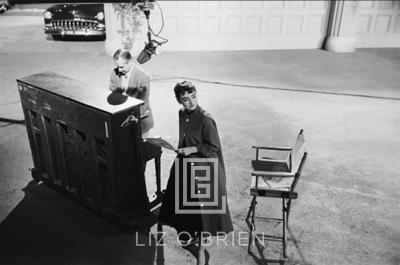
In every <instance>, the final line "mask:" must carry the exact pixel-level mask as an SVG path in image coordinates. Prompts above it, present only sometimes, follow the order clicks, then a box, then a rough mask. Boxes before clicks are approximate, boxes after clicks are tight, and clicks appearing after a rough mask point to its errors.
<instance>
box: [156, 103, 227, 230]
mask: <svg viewBox="0 0 400 265" xmlns="http://www.w3.org/2000/svg"><path fill="white" fill-rule="evenodd" d="M190 146H196V147H197V149H198V152H197V153H194V154H191V155H189V156H187V157H186V158H216V159H217V160H218V174H217V176H215V177H217V178H218V187H217V190H218V197H219V200H220V204H219V206H217V207H216V208H218V209H220V208H221V204H222V203H225V204H226V211H224V212H222V213H210V212H209V211H208V212H207V211H203V212H201V213H191V214H182V213H176V212H175V192H176V191H175V166H176V163H174V164H173V165H172V167H171V171H170V177H169V180H168V184H167V189H166V193H165V196H164V199H163V203H162V206H161V211H160V216H159V221H160V222H161V223H165V224H167V225H170V226H172V227H174V228H175V229H176V230H177V232H178V233H180V232H183V231H185V232H188V233H190V234H192V235H193V234H194V233H195V232H209V233H210V234H211V235H217V233H229V232H230V231H232V230H233V228H232V221H231V217H230V214H229V209H228V204H227V202H225V201H223V200H221V198H222V197H225V200H226V176H225V165H224V160H223V157H222V151H221V144H220V140H219V136H218V131H217V126H216V123H215V121H214V120H213V119H212V118H211V116H210V115H209V114H208V113H206V112H205V111H204V110H203V109H202V108H201V107H199V106H197V107H196V109H195V110H194V111H192V112H190V113H189V112H187V111H186V110H184V109H181V110H180V111H179V145H178V148H182V147H190ZM177 159H179V165H180V170H179V180H180V181H179V182H180V184H182V179H183V174H182V162H183V157H180V156H178V157H177ZM189 171H190V170H189ZM181 187H182V186H181ZM213 188H214V187H212V188H211V189H212V190H213ZM180 190H182V189H181V188H180ZM199 204H200V203H199ZM192 208H193V207H192ZM194 208H196V207H194ZM197 209H198V210H200V211H201V210H202V209H204V207H203V208H202V206H199V207H198V208H197ZM207 209H210V207H208V208H207Z"/></svg>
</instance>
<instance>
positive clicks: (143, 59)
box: [137, 48, 151, 64]
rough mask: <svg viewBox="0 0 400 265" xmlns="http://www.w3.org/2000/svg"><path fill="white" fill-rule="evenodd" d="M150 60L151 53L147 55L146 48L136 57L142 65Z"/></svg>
mask: <svg viewBox="0 0 400 265" xmlns="http://www.w3.org/2000/svg"><path fill="white" fill-rule="evenodd" d="M150 58H151V53H149V52H148V51H147V50H146V48H144V49H143V51H141V52H140V54H139V56H138V57H137V61H138V63H140V64H144V63H145V62H147V61H148V60H150Z"/></svg>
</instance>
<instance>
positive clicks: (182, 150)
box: [176, 146, 198, 156]
mask: <svg viewBox="0 0 400 265" xmlns="http://www.w3.org/2000/svg"><path fill="white" fill-rule="evenodd" d="M176 152H177V153H178V154H179V155H183V156H188V155H191V154H194V153H197V152H198V151H197V147H196V146H190V147H183V148H179V149H178V150H176Z"/></svg>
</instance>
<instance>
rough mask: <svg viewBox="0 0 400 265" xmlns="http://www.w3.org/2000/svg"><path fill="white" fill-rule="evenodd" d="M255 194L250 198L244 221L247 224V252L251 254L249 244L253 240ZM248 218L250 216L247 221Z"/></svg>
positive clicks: (250, 244)
mask: <svg viewBox="0 0 400 265" xmlns="http://www.w3.org/2000/svg"><path fill="white" fill-rule="evenodd" d="M256 199H257V196H253V199H252V200H251V203H250V206H249V211H248V213H247V217H246V222H247V224H248V225H249V242H248V245H247V252H248V253H249V254H251V246H252V244H253V240H254V236H253V234H254V230H255V229H256V227H255V223H254V215H255V211H256V209H255V208H256V204H257V200H256ZM249 218H251V220H250V221H249Z"/></svg>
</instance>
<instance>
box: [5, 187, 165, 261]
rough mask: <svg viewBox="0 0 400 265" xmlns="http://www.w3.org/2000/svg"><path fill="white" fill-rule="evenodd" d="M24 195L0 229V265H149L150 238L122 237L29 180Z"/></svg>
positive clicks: (152, 247) (151, 258)
mask: <svg viewBox="0 0 400 265" xmlns="http://www.w3.org/2000/svg"><path fill="white" fill-rule="evenodd" d="M23 190H24V192H25V197H24V198H23V200H22V201H21V202H20V203H19V204H18V205H17V206H16V207H15V208H14V209H13V210H12V212H11V213H10V214H9V215H8V216H7V218H6V219H5V220H4V221H3V222H2V223H1V224H0V249H1V252H2V254H1V255H0V264H2V265H8V264H10V265H19V264H29V265H36V264H38V265H39V264H40V265H47V264H51V265H54V264H60V265H63V264H65V265H67V264H68V265H74V264H85V265H91V264H93V265H102V264H104V265H106V264H107V265H109V264H113V265H118V264H121V265H122V264H143V265H146V264H154V261H155V258H156V246H155V245H156V244H155V242H156V238H155V237H154V236H153V235H152V234H150V233H144V232H140V233H139V232H133V233H132V234H130V235H127V234H124V233H123V232H122V231H120V230H119V229H117V228H116V227H115V226H113V225H112V224H110V223H109V222H107V221H105V220H104V219H102V218H100V217H99V216H97V215H95V214H93V213H92V212H90V211H88V210H87V209H85V208H83V207H81V206H80V205H78V204H77V203H75V202H73V201H72V200H70V199H68V198H66V197H64V196H62V195H60V194H58V193H57V192H55V191H54V190H52V189H50V188H49V187H47V186H46V185H44V184H36V182H34V181H31V182H30V183H29V184H28V185H27V186H26V187H25V188H24V189H23ZM159 229H161V228H159ZM157 248H160V247H157ZM158 251H159V252H160V253H163V250H162V249H158ZM157 259H161V260H158V262H157V264H159V265H162V264H163V258H162V257H161V256H160V257H159V258H157Z"/></svg>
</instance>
